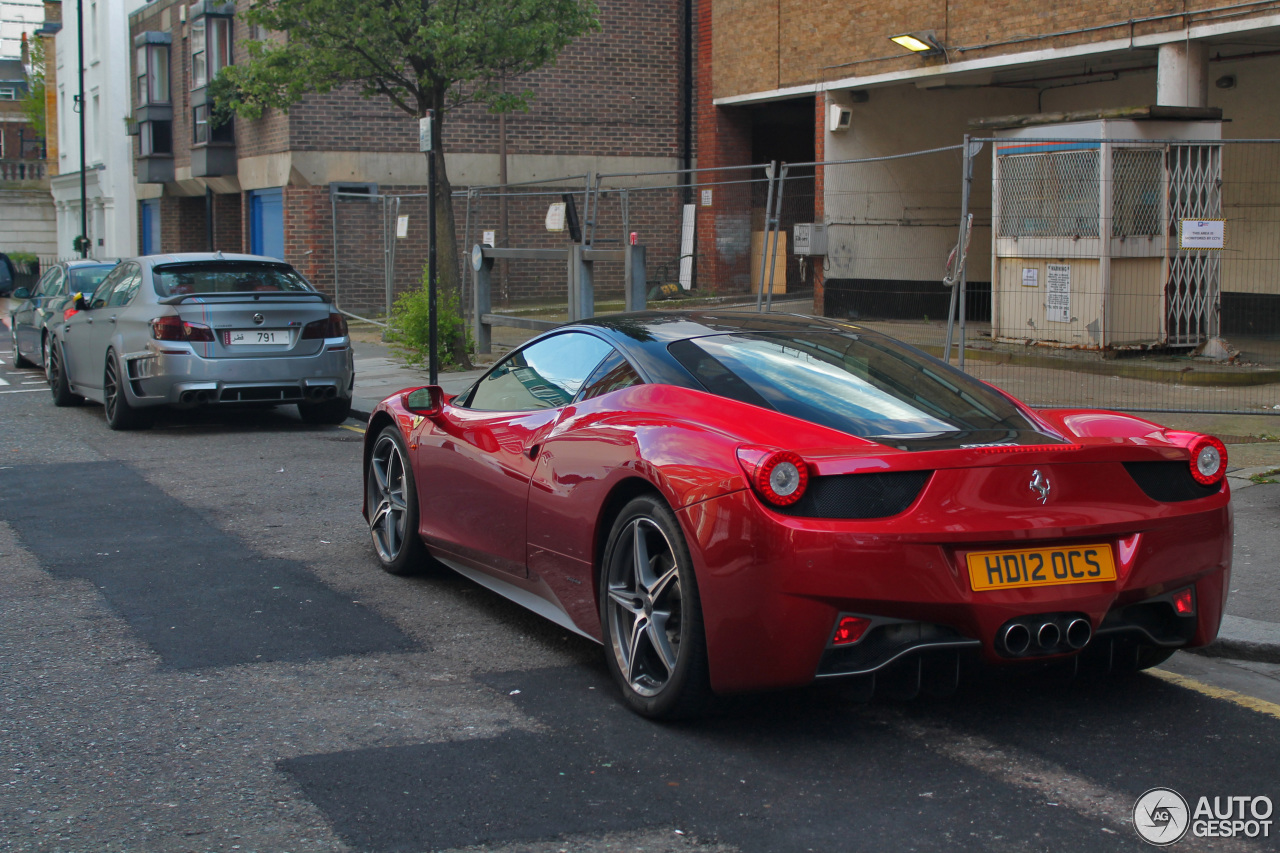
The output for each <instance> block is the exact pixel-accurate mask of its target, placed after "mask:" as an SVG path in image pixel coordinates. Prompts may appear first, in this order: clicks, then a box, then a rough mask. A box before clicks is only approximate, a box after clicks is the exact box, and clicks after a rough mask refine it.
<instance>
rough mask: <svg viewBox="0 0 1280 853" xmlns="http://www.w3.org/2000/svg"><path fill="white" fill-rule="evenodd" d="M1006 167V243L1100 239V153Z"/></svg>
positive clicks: (1016, 161)
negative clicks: (1022, 239)
mask: <svg viewBox="0 0 1280 853" xmlns="http://www.w3.org/2000/svg"><path fill="white" fill-rule="evenodd" d="M1000 161H1001V162H1000V189H999V192H1000V230H999V235H1000V236H1001V237H1073V236H1074V237H1097V236H1098V182H1099V173H1098V162H1099V160H1098V151H1096V150H1093V151H1059V152H1053V153H1050V154H1017V155H1009V156H1005V157H1001V158H1000Z"/></svg>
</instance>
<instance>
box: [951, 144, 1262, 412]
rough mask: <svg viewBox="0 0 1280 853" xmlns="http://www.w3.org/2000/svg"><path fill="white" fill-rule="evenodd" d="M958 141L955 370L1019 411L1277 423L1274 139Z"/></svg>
mask: <svg viewBox="0 0 1280 853" xmlns="http://www.w3.org/2000/svg"><path fill="white" fill-rule="evenodd" d="M974 143H975V144H974V145H973V146H972V147H973V148H974V149H978V148H979V147H981V149H982V150H981V152H978V151H976V150H975V151H973V152H971V156H972V157H973V158H974V160H975V165H976V164H977V163H985V164H987V165H988V166H989V168H990V170H991V181H990V183H989V184H988V185H985V186H983V185H981V182H978V181H975V183H974V198H975V199H976V200H977V206H978V207H979V209H982V208H983V207H986V208H987V209H989V210H990V214H989V216H990V218H989V220H988V221H987V222H986V223H982V224H988V225H989V226H990V228H991V231H990V233H991V239H990V257H989V266H987V265H986V264H982V263H975V260H977V258H976V257H975V255H971V256H970V262H969V265H968V278H969V280H970V282H971V284H972V282H974V281H978V282H981V283H980V284H979V285H978V286H979V287H981V288H985V289H987V291H988V292H989V294H990V297H989V298H990V309H989V312H987V316H985V317H981V316H978V317H973V316H971V317H970V321H971V322H970V324H969V332H970V334H969V335H968V336H967V341H968V343H969V345H970V347H971V349H970V350H969V351H968V353H967V355H968V356H969V358H968V361H967V362H966V369H968V370H969V371H970V372H972V373H974V374H975V375H979V376H981V377H982V378H983V379H987V380H988V381H992V382H994V383H995V384H997V385H1001V386H1002V387H1005V388H1007V389H1008V390H1009V391H1011V392H1012V393H1015V394H1017V395H1019V396H1021V397H1022V398H1024V399H1026V400H1027V401H1028V402H1031V403H1033V404H1036V405H1044V406H1098V407H1105V408H1122V409H1127V410H1132V411H1143V410H1146V411H1186V412H1197V411H1198V412H1240V413H1268V414H1272V413H1280V408H1278V407H1280V276H1277V274H1276V272H1275V270H1276V265H1277V262H1280V216H1278V215H1277V206H1278V205H1280V144H1278V143H1277V141H1274V140H1216V139H1158V140H1152V139H1101V140H1100V139H1098V138H1093V139H1081V138H1046V137H1045V136H1043V135H1016V134H1011V135H1009V136H1003V135H1002V136H998V137H993V138H988V139H980V140H974ZM979 221H980V222H981V218H980V220H979ZM976 242H977V241H976V240H975V243H976ZM984 279H985V281H983V280H984Z"/></svg>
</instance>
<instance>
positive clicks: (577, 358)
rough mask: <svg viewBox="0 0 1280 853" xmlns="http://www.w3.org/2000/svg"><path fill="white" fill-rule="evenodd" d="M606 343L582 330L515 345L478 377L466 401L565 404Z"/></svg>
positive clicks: (500, 408)
mask: <svg viewBox="0 0 1280 853" xmlns="http://www.w3.org/2000/svg"><path fill="white" fill-rule="evenodd" d="M611 349H612V347H610V346H609V345H608V344H607V343H605V342H604V341H602V340H600V339H599V338H597V337H595V336H594V335H588V334H585V333H583V332H565V333H563V334H559V335H555V336H553V337H550V338H543V339H542V340H540V341H538V342H537V343H535V344H533V345H531V346H527V347H525V348H524V349H522V350H517V351H516V352H514V353H512V354H511V355H510V356H508V357H507V358H506V359H505V360H504V361H503V362H501V363H500V364H499V365H498V366H497V367H495V368H494V369H493V370H492V371H490V372H489V374H488V375H487V376H485V377H484V378H483V379H481V380H480V382H479V384H477V385H476V389H475V391H474V392H472V394H471V399H470V401H469V403H468V405H469V407H470V408H472V409H479V410H481V411H491V412H530V411H533V410H535V409H552V408H555V407H557V406H563V405H566V404H568V403H569V402H570V401H571V400H573V398H574V397H575V396H577V393H578V391H579V390H581V388H582V386H583V384H584V383H585V382H586V380H587V377H589V376H590V375H591V374H592V371H593V370H594V369H595V367H596V365H598V364H599V363H600V360H601V359H603V358H604V357H605V356H606V355H607V354H608V353H609V352H610V350H611Z"/></svg>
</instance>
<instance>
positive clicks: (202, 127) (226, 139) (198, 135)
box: [191, 104, 236, 145]
mask: <svg viewBox="0 0 1280 853" xmlns="http://www.w3.org/2000/svg"><path fill="white" fill-rule="evenodd" d="M210 112H211V108H210V105H209V104H201V105H200V106H198V107H194V108H193V109H192V110H191V127H192V137H191V141H192V142H193V143H195V144H196V145H207V144H208V143H210V142H213V143H215V144H217V143H225V144H228V145H229V144H231V143H233V142H235V141H236V137H235V130H234V129H233V127H232V122H231V121H230V120H228V121H227V122H225V123H223V124H221V125H219V126H218V127H210V125H209V122H210V119H211V116H210Z"/></svg>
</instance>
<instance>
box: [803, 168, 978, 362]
mask: <svg viewBox="0 0 1280 853" xmlns="http://www.w3.org/2000/svg"><path fill="white" fill-rule="evenodd" d="M961 147H962V146H960V145H953V146H948V147H944V148H938V149H933V150H928V151H916V152H910V153H905V154H897V155H891V156H885V157H871V158H861V159H856V160H840V161H827V162H819V163H802V164H787V165H784V166H783V169H782V181H781V186H780V187H779V193H780V198H781V202H780V204H779V209H780V210H781V211H782V217H781V220H782V221H781V224H782V229H781V230H782V236H787V237H797V236H798V237H801V238H803V237H804V236H805V235H804V234H803V232H798V231H796V230H795V227H794V226H795V224H796V223H798V222H800V221H802V219H801V218H800V217H799V216H797V214H798V213H799V214H801V215H809V214H812V215H814V216H815V219H812V220H809V221H815V222H816V223H817V224H818V225H819V226H822V227H824V232H822V231H819V232H815V233H814V234H812V235H811V242H810V244H809V246H808V249H809V251H811V252H812V254H808V255H806V254H803V253H802V252H803V251H804V250H805V246H804V245H792V246H789V247H787V248H788V249H790V251H789V252H788V255H789V258H788V264H789V265H791V266H794V267H795V268H796V270H795V272H794V273H792V271H791V270H789V271H788V274H789V275H792V274H794V275H796V276H798V277H800V278H801V279H808V280H817V281H818V282H820V288H821V290H820V299H819V300H818V305H817V307H818V309H819V310H821V311H822V313H824V314H826V315H827V316H829V317H839V318H844V319H850V320H855V321H857V322H859V323H862V324H866V325H869V326H872V327H875V328H878V329H880V330H881V331H884V332H886V333H887V334H890V335H892V336H894V337H897V338H900V339H902V340H905V341H908V342H909V343H912V344H914V345H916V346H920V347H923V348H925V349H926V350H929V351H931V352H933V353H934V354H936V355H941V354H942V352H943V350H944V347H945V341H946V336H947V317H948V311H949V310H951V309H952V306H951V299H952V294H953V291H952V289H951V288H949V287H946V286H944V285H943V280H944V278H946V276H947V274H948V273H947V264H948V257H949V255H950V253H951V252H952V249H953V248H954V247H955V245H956V243H957V233H958V229H957V222H958V221H959V219H960V211H961V207H962V204H961V192H962V185H961V181H960V180H959V177H960V168H961V165H962V162H963V157H962V154H961ZM793 176H795V177H793ZM815 186H819V187H821V193H820V195H818V196H815V190H814V188H815ZM815 238H816V239H817V240H818V241H819V243H821V242H825V249H822V247H821V245H815V244H814V243H813V242H812V241H813V239H815ZM981 245H982V239H981V237H979V239H975V240H973V241H972V246H973V253H972V254H971V266H972V264H973V263H975V262H976V263H978V264H981V263H982V262H983V255H984V254H985V253H984V252H983V250H982V249H981ZM988 293H989V289H987V288H984V287H983V286H982V283H981V281H980V280H979V281H978V282H970V287H969V290H968V297H969V298H968V301H967V304H966V311H967V313H968V315H969V316H972V317H981V316H985V312H986V310H987V306H988V303H987V302H986V301H985V300H984V296H986V295H987V294H988ZM957 310H958V309H957Z"/></svg>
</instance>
